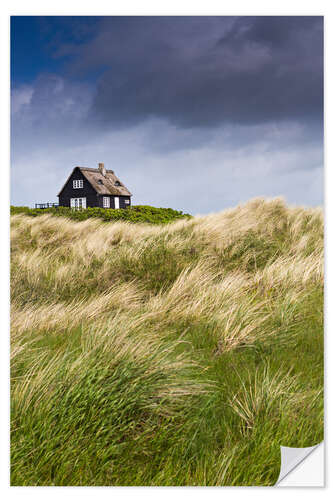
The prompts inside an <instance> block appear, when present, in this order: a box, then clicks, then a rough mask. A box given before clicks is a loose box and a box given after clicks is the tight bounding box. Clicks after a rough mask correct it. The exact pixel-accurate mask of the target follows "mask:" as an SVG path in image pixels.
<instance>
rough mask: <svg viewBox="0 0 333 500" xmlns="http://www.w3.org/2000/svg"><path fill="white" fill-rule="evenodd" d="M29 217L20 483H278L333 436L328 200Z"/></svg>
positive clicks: (15, 258)
mask: <svg viewBox="0 0 333 500" xmlns="http://www.w3.org/2000/svg"><path fill="white" fill-rule="evenodd" d="M11 223H12V229H11V239H12V252H11V257H12V265H11V273H12V277H11V293H12V303H11V304H12V308H11V310H12V323H11V325H12V339H11V357H12V361H11V370H12V375H11V454H12V457H11V484H12V485H165V486H168V485H175V486H177V485H272V484H274V483H275V482H276V480H277V478H278V475H279V468H280V445H283V446H295V447H306V446H312V445H314V444H316V443H318V442H320V441H321V440H322V439H323V394H322V391H323V215H322V210H321V209H319V208H318V209H303V208H289V207H287V206H286V205H285V204H284V202H283V201H281V200H280V199H274V200H261V199H256V200H252V201H250V202H248V203H247V204H245V205H243V206H239V207H237V208H235V209H232V210H227V211H224V212H221V213H217V214H212V215H208V216H204V217H193V218H191V219H188V218H185V219H181V220H178V221H176V222H174V223H172V224H167V225H147V224H146V225H145V224H136V225H134V224H129V223H127V222H124V221H118V222H113V223H110V224H105V223H103V221H101V220H98V219H92V218H90V219H87V220H85V221H82V222H76V221H71V220H69V219H68V218H64V217H54V216H53V215H52V214H44V215H43V216H40V217H35V218H34V217H29V216H27V215H25V214H18V215H13V216H12V217H11Z"/></svg>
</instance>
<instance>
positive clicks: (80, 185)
mask: <svg viewBox="0 0 333 500" xmlns="http://www.w3.org/2000/svg"><path fill="white" fill-rule="evenodd" d="M81 188H83V180H82V179H76V180H74V181H73V189H81Z"/></svg>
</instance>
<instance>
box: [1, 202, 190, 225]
mask: <svg viewBox="0 0 333 500" xmlns="http://www.w3.org/2000/svg"><path fill="white" fill-rule="evenodd" d="M10 213H11V214H12V215H15V214H25V215H30V216H31V217H37V216H38V215H45V214H47V213H50V214H52V215H55V216H60V217H68V218H69V219H74V220H79V221H82V220H86V219H89V218H91V217H97V218H99V219H102V220H104V221H111V220H123V221H127V222H132V223H140V222H141V223H148V224H167V223H169V222H173V221H174V220H177V219H183V218H190V217H191V215H189V214H184V213H183V212H182V211H179V210H173V209H172V208H156V207H151V206H149V205H135V206H133V207H130V208H126V209H124V208H119V209H114V208H99V207H89V208H86V209H82V210H72V209H71V208H69V207H52V208H44V209H41V208H29V207H15V206H11V207H10Z"/></svg>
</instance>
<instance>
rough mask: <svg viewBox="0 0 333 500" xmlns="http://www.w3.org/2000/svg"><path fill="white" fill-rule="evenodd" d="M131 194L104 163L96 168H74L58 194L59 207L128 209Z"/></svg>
mask: <svg viewBox="0 0 333 500" xmlns="http://www.w3.org/2000/svg"><path fill="white" fill-rule="evenodd" d="M131 196H132V194H131V193H130V192H129V191H128V189H127V188H126V186H125V185H124V184H123V183H122V182H120V180H119V179H118V177H116V175H115V173H114V171H113V170H106V168H105V167H104V163H99V164H98V168H87V167H75V168H74V169H73V171H72V173H71V174H70V176H69V177H68V179H67V181H66V182H65V184H64V186H63V188H62V189H61V191H60V193H59V194H58V198H59V206H61V207H71V208H87V207H103V208H128V207H130V206H131Z"/></svg>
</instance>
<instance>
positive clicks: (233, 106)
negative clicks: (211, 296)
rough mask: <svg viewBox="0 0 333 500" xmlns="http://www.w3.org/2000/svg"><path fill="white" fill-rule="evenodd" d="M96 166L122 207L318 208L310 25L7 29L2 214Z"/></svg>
mask: <svg viewBox="0 0 333 500" xmlns="http://www.w3.org/2000/svg"><path fill="white" fill-rule="evenodd" d="M98 162H104V163H105V165H106V167H107V168H112V169H114V170H115V172H116V174H117V175H118V176H119V177H120V179H121V180H122V181H123V182H124V183H125V184H126V185H127V186H128V188H129V189H130V191H131V192H132V193H133V199H132V201H133V203H134V204H148V205H154V206H163V207H172V208H177V209H180V210H183V211H186V212H190V213H192V214H197V213H202V214H203V213H209V212H215V211H219V210H222V209H224V208H227V207H230V206H234V205H236V204H238V203H240V202H244V201H246V200H248V199H249V198H253V197H255V196H266V197H273V196H284V197H285V198H286V200H287V201H288V203H290V204H302V205H314V206H315V205H320V204H322V203H323V19H322V17H277V16H275V17H25V16H24V17H15V16H14V17H12V18H11V202H12V204H14V205H30V206H33V204H34V203H35V202H47V201H57V194H58V191H59V190H60V188H61V186H62V185H63V183H64V181H65V180H66V178H67V176H68V175H69V173H70V171H71V170H72V169H73V167H74V166H76V165H82V166H89V167H96V166H97V164H98Z"/></svg>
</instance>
